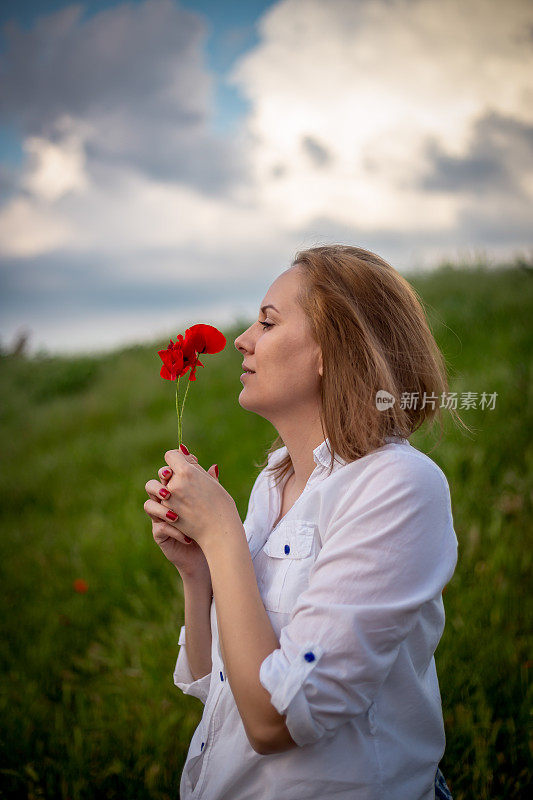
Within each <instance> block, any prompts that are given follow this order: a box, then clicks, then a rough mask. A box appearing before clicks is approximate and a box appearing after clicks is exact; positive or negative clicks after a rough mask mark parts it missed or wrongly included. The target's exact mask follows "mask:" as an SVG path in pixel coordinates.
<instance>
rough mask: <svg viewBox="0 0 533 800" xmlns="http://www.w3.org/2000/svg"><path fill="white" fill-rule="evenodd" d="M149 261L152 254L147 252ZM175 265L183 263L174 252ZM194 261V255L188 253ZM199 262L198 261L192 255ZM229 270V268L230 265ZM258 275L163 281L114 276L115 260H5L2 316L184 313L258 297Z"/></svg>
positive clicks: (195, 274) (0, 276)
mask: <svg viewBox="0 0 533 800" xmlns="http://www.w3.org/2000/svg"><path fill="white" fill-rule="evenodd" d="M143 255H144V257H145V258H146V260H147V262H148V261H149V259H150V255H151V254H150V253H149V252H145V253H144V254H143ZM173 256H174V258H175V259H176V260H178V259H179V258H182V259H185V260H186V258H187V256H186V254H185V253H182V252H179V251H173ZM191 257H194V254H191ZM196 260H197V261H198V257H197V256H196ZM227 266H228V267H229V266H230V264H229V263H228V264H227ZM263 284H264V277H263V276H262V275H261V274H260V273H251V274H250V275H247V276H240V277H239V279H238V280H237V279H235V280H229V281H228V277H227V274H226V273H225V271H222V272H221V276H220V277H219V278H218V277H216V278H215V277H213V276H210V277H202V273H201V270H200V269H196V270H193V271H192V273H191V276H190V277H189V278H186V277H183V274H176V276H175V278H172V276H168V277H166V278H165V281H164V290H162V286H161V281H154V280H153V279H152V277H151V275H150V274H149V273H147V274H146V275H135V276H132V275H124V274H122V275H121V274H117V271H116V259H114V260H113V262H112V263H111V261H110V259H108V258H106V257H99V258H96V257H94V256H90V255H73V254H70V255H59V254H55V255H50V254H47V255H42V256H35V257H33V258H31V259H27V260H24V261H21V260H20V259H16V258H4V259H3V265H2V271H1V272H0V311H1V312H2V314H7V313H9V314H10V315H13V313H15V312H17V313H19V314H21V315H28V316H30V317H31V315H32V314H35V315H39V314H41V313H42V312H46V311H51V310H53V309H56V311H57V313H58V314H59V315H60V313H61V311H60V310H62V309H68V310H69V312H73V311H74V312H79V313H80V314H85V313H87V312H89V313H90V312H91V311H92V312H95V313H101V312H103V311H113V310H116V311H117V312H119V311H137V310H138V311H140V312H142V311H145V310H146V309H150V308H159V309H160V310H161V312H164V311H167V310H172V309H176V310H184V309H187V308H188V307H189V306H199V305H206V306H207V305H210V304H215V303H217V302H220V301H221V300H222V299H223V298H226V299H227V300H228V301H229V302H237V301H241V300H246V299H248V298H250V297H254V298H257V301H258V302H259V299H260V293H261V292H262V291H264V288H263Z"/></svg>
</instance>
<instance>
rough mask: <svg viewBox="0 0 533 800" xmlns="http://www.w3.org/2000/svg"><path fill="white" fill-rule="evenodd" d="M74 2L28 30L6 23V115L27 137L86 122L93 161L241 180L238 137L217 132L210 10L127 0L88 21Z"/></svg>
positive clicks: (212, 180) (218, 183)
mask: <svg viewBox="0 0 533 800" xmlns="http://www.w3.org/2000/svg"><path fill="white" fill-rule="evenodd" d="M83 11H84V7H83V6H81V5H71V6H67V7H66V8H63V9H61V10H60V11H58V12H56V13H53V14H49V15H47V16H42V17H39V18H38V19H37V20H36V22H35V24H34V26H33V27H32V28H31V29H29V30H25V29H22V28H20V27H19V26H18V25H17V24H16V23H15V22H14V21H10V22H9V23H7V24H6V25H4V28H3V32H4V39H5V46H4V48H3V52H2V54H1V55H0V87H1V88H0V113H1V114H2V116H3V118H4V119H5V120H6V121H7V122H10V123H12V124H13V125H16V126H17V127H18V129H19V130H20V131H21V133H22V134H23V135H40V136H45V137H47V138H49V139H51V140H52V141H53V140H54V139H58V138H60V137H61V136H62V131H61V130H60V129H59V128H58V120H60V119H61V118H62V117H64V116H65V115H68V116H69V117H71V118H73V119H74V120H76V121H80V122H82V123H86V124H87V125H88V126H90V127H89V130H90V131H92V132H91V133H89V134H88V139H87V153H88V155H89V157H90V159H99V160H101V161H103V162H104V163H105V162H106V161H114V162H123V163H125V164H129V165H131V166H132V167H134V168H135V169H139V170H142V171H144V172H146V173H148V174H149V175H151V176H153V177H156V178H157V179H168V180H173V181H174V180H179V181H183V182H186V183H190V184H192V185H194V186H196V187H197V188H200V189H201V190H204V191H206V192H209V193H222V192H224V191H225V190H226V189H227V188H228V187H229V186H230V185H231V184H232V183H233V182H234V181H238V180H243V179H244V178H245V175H246V165H245V164H244V162H243V156H242V153H241V152H240V150H239V149H238V148H237V145H236V144H235V142H232V141H228V140H224V139H223V138H220V137H217V136H215V135H214V134H212V133H211V132H210V131H209V125H210V123H211V119H212V116H213V113H214V108H213V104H214V92H215V87H214V84H213V76H212V75H211V74H210V73H209V72H208V69H207V67H206V64H205V58H204V47H205V40H206V37H207V32H208V31H207V28H206V22H205V21H204V18H203V17H200V16H198V15H197V14H195V13H193V12H191V11H188V10H186V9H185V8H183V7H180V6H178V5H176V4H175V3H173V2H171V0H147V2H144V3H139V4H133V3H124V4H122V5H118V6H115V7H112V8H109V9H106V10H103V11H100V12H99V13H97V14H94V15H93V16H91V17H89V18H88V19H84V18H83Z"/></svg>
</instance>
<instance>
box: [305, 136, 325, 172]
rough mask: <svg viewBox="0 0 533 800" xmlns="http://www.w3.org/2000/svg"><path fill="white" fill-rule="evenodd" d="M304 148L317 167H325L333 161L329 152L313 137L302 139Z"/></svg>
mask: <svg viewBox="0 0 533 800" xmlns="http://www.w3.org/2000/svg"><path fill="white" fill-rule="evenodd" d="M302 148H303V149H304V150H305V152H306V153H307V155H308V156H309V158H310V159H311V161H312V162H313V164H314V165H315V166H317V167H323V166H325V165H326V164H328V163H329V162H330V161H331V155H330V153H329V151H328V150H327V149H326V148H325V147H324V146H323V145H321V144H320V142H318V141H317V140H316V139H315V138H314V137H313V136H304V137H303V138H302Z"/></svg>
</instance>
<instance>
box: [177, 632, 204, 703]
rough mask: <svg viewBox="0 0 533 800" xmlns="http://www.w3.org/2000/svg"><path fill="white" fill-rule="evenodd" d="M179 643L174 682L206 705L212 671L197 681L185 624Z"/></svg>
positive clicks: (185, 692)
mask: <svg viewBox="0 0 533 800" xmlns="http://www.w3.org/2000/svg"><path fill="white" fill-rule="evenodd" d="M178 644H179V645H180V651H179V653H178V660H177V661H176V667H175V669H174V684H175V685H176V686H177V687H178V689H181V691H182V692H183V693H184V694H191V695H192V696H193V697H197V698H198V699H199V700H201V701H202V703H203V704H204V705H205V701H206V700H207V695H208V694H209V684H210V682H211V673H210V672H209V673H208V674H207V675H204V676H203V677H202V678H198V680H196V681H195V680H194V678H193V676H192V673H191V668H190V666H189V660H188V658H187V650H186V649H185V625H182V626H181V629H180V635H179V639H178Z"/></svg>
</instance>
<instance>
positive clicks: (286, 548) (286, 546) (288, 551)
mask: <svg viewBox="0 0 533 800" xmlns="http://www.w3.org/2000/svg"><path fill="white" fill-rule="evenodd" d="M285 552H286V553H290V552H291V548H290V547H289V545H288V544H286V545H285Z"/></svg>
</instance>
